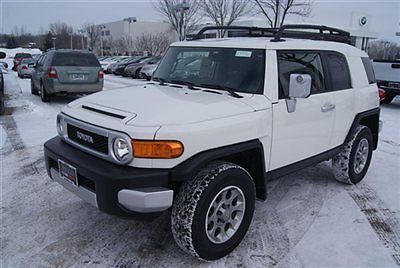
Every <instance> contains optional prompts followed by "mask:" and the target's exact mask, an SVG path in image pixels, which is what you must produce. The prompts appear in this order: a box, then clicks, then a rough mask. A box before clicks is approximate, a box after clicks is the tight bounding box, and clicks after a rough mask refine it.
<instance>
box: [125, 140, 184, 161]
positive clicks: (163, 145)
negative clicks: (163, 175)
mask: <svg viewBox="0 0 400 268" xmlns="http://www.w3.org/2000/svg"><path fill="white" fill-rule="evenodd" d="M132 147H133V156H134V157H136V158H157V159H171V158H177V157H179V156H181V155H182V154H183V144H182V143H181V142H179V141H146V140H132Z"/></svg>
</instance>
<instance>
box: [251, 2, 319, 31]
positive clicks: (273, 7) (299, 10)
mask: <svg viewBox="0 0 400 268" xmlns="http://www.w3.org/2000/svg"><path fill="white" fill-rule="evenodd" d="M251 1H252V2H253V3H254V5H255V6H256V8H257V13H258V14H262V15H264V16H265V17H266V18H267V21H268V23H269V24H270V26H271V27H272V28H278V27H280V26H282V25H283V24H284V22H285V19H286V17H287V16H290V15H291V16H300V17H308V16H309V15H310V14H311V6H312V2H311V1H310V0H251Z"/></svg>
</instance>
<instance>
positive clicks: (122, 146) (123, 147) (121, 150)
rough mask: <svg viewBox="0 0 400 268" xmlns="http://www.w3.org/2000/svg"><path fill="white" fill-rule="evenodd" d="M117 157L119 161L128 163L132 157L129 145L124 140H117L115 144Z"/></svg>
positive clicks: (114, 149)
mask: <svg viewBox="0 0 400 268" xmlns="http://www.w3.org/2000/svg"><path fill="white" fill-rule="evenodd" d="M113 151H114V155H115V157H116V158H117V159H118V160H119V161H121V162H122V161H126V160H127V159H128V157H130V150H129V143H128V141H126V140H125V139H123V138H116V139H115V140H114V143H113Z"/></svg>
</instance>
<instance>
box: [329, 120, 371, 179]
mask: <svg viewBox="0 0 400 268" xmlns="http://www.w3.org/2000/svg"><path fill="white" fill-rule="evenodd" d="M372 142H373V141H372V133H371V130H370V129H369V128H368V127H366V126H362V125H360V126H358V127H357V128H356V130H355V131H354V134H353V136H352V138H351V140H350V141H349V142H347V143H346V144H345V145H344V146H343V148H342V150H341V151H340V153H339V154H337V155H336V156H335V157H334V158H332V167H333V173H334V175H335V179H336V180H337V181H340V182H342V183H346V184H350V185H352V184H356V183H358V182H360V181H361V180H362V179H363V178H364V176H365V174H366V173H367V170H368V167H369V164H370V162H371V157H372V151H373V148H372ZM363 155H364V156H365V157H361V156H363ZM361 158H363V159H361ZM358 159H361V160H358ZM357 161H360V162H362V165H360V164H357V163H356V162H357ZM356 167H357V168H356Z"/></svg>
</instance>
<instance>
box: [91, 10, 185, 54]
mask: <svg viewBox="0 0 400 268" xmlns="http://www.w3.org/2000/svg"><path fill="white" fill-rule="evenodd" d="M97 26H98V27H99V29H100V32H101V38H100V41H101V47H102V48H100V49H103V50H104V51H105V53H111V54H116V53H117V54H126V53H132V52H134V50H135V49H134V46H135V41H136V39H137V38H138V37H140V36H142V35H143V34H163V33H166V34H168V35H169V37H170V39H171V41H176V40H177V36H176V34H175V32H174V31H172V29H171V26H170V24H168V23H166V22H157V21H138V20H137V19H136V18H135V17H129V18H125V19H122V20H119V21H113V22H108V23H103V24H99V25H97ZM122 47H124V48H122ZM127 48H128V50H129V51H122V50H126V49H127ZM118 49H120V50H121V51H116V50H118Z"/></svg>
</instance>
